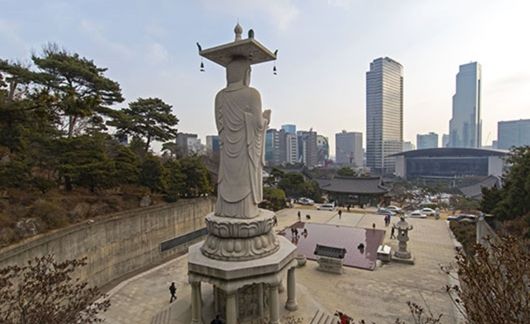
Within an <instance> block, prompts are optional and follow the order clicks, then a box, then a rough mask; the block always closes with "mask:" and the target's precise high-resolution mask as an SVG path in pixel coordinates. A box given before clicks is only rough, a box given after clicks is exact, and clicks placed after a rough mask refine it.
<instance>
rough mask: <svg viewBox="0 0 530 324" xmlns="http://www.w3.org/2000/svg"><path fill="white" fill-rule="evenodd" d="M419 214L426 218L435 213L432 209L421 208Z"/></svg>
mask: <svg viewBox="0 0 530 324" xmlns="http://www.w3.org/2000/svg"><path fill="white" fill-rule="evenodd" d="M421 212H422V213H424V214H425V215H427V216H434V215H435V214H436V211H435V210H434V209H432V208H423V209H422V210H421Z"/></svg>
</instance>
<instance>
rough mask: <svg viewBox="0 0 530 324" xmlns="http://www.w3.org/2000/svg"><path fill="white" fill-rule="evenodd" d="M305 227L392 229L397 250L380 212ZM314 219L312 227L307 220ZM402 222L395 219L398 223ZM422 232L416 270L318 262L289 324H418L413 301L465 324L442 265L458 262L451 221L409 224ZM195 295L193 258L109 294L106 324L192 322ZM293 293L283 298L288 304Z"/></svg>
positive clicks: (282, 218)
mask: <svg viewBox="0 0 530 324" xmlns="http://www.w3.org/2000/svg"><path fill="white" fill-rule="evenodd" d="M298 210H299V209H284V210H282V211H279V212H278V213H277V215H278V226H277V230H281V229H283V228H284V227H287V226H289V225H291V224H292V223H294V222H296V221H298V217H297V212H298ZM301 213H302V221H307V222H316V223H328V224H337V225H343V226H356V227H365V228H372V224H374V223H375V224H376V227H377V228H378V229H387V231H386V235H385V244H388V245H391V246H392V248H393V249H396V248H397V241H396V240H390V227H388V228H385V226H384V220H383V216H382V215H376V214H373V210H371V211H370V210H354V211H352V212H351V213H348V212H343V214H342V217H341V218H340V219H339V216H338V214H337V212H331V211H317V210H310V209H301ZM306 214H310V216H311V219H310V220H306V217H305V215H306ZM396 221H397V218H393V219H392V223H394V222H396ZM408 221H409V223H410V224H411V225H413V226H414V229H413V230H412V231H411V232H410V233H409V234H410V241H409V247H410V250H411V251H412V253H413V254H414V256H415V261H416V263H415V264H414V265H406V264H399V263H395V262H392V263H388V264H383V265H382V266H380V267H377V268H376V269H375V270H374V271H368V270H361V269H355V268H349V267H345V268H344V274H342V275H338V274H331V273H325V272H320V271H317V270H316V268H317V263H316V262H315V261H310V260H308V261H307V264H306V265H305V266H304V267H302V268H298V269H297V271H296V282H297V285H296V288H297V300H298V306H299V308H298V310H297V311H296V312H292V313H290V312H288V311H287V310H285V309H282V316H291V315H292V316H295V317H301V318H303V321H302V323H309V322H310V320H311V318H312V316H313V315H314V314H315V312H316V311H317V309H319V310H321V311H325V312H328V313H334V312H335V311H336V310H340V311H343V312H345V313H347V314H348V315H350V316H352V317H353V318H354V319H356V320H360V319H365V320H367V321H368V322H372V321H373V322H375V323H394V322H395V320H396V318H398V317H399V318H400V319H403V320H406V321H408V320H410V319H411V318H410V313H409V311H408V307H407V305H406V302H407V301H412V302H415V303H417V304H419V305H420V306H422V307H424V308H426V309H427V310H430V311H431V312H432V313H433V314H439V313H442V314H443V317H442V323H457V320H456V314H455V311H454V308H453V306H452V303H451V300H450V298H449V296H448V295H447V293H446V292H445V286H446V285H447V284H448V282H449V281H448V279H449V278H448V276H447V275H446V274H444V273H443V272H442V271H441V270H440V265H443V264H448V263H450V262H452V261H453V257H454V255H455V249H454V245H453V241H452V239H451V236H450V234H449V229H448V226H447V223H446V221H444V220H434V219H408ZM173 281H174V282H175V284H176V286H177V296H178V299H177V301H176V302H174V303H172V304H169V290H168V287H169V284H170V283H171V282H173ZM190 292H191V287H190V285H189V284H188V275H187V255H184V256H181V257H179V258H177V259H175V260H172V261H170V262H168V263H166V264H163V265H161V266H159V267H156V268H154V269H151V270H149V271H147V272H144V273H142V274H139V275H138V276H136V277H133V278H131V279H129V280H127V281H125V282H123V283H121V284H120V285H118V286H117V287H115V288H114V289H112V290H111V291H110V292H109V294H110V297H111V302H112V306H111V307H110V309H109V310H108V311H107V312H106V313H105V319H106V323H116V324H117V323H124V324H125V323H131V324H134V323H138V324H140V323H142V324H144V323H152V324H166V323H168V324H169V323H178V324H180V323H182V324H188V323H189V321H190V310H191V307H190V304H191V303H190ZM202 295H203V301H204V306H205V307H204V311H205V312H204V316H203V318H204V319H205V320H208V321H207V322H206V323H209V321H210V320H211V319H212V316H214V314H211V313H206V312H207V309H208V308H213V307H209V305H211V304H212V303H213V301H212V299H211V287H208V285H206V284H203V290H202ZM286 295H287V293H286V292H283V293H282V294H281V295H280V298H281V302H282V304H284V303H285V301H286V298H287V296H286Z"/></svg>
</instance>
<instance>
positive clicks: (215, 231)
mask: <svg viewBox="0 0 530 324" xmlns="http://www.w3.org/2000/svg"><path fill="white" fill-rule="evenodd" d="M273 224H274V213H273V212H270V211H268V210H260V213H259V215H258V216H257V217H254V218H249V219H242V218H228V217H219V216H216V215H214V214H213V213H211V214H209V215H208V216H206V227H207V229H208V236H207V237H206V240H205V241H204V244H203V245H202V247H201V252H202V254H204V255H205V256H207V257H209V258H212V259H216V260H225V261H245V260H254V259H258V258H262V257H265V256H267V255H270V254H273V253H274V252H276V251H278V249H279V248H280V244H279V241H278V238H277V237H276V234H275V233H274V231H273V230H272V228H273Z"/></svg>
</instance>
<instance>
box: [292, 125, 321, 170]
mask: <svg viewBox="0 0 530 324" xmlns="http://www.w3.org/2000/svg"><path fill="white" fill-rule="evenodd" d="M296 135H297V137H298V156H299V160H300V161H302V163H303V164H305V166H307V167H308V168H311V167H314V166H315V165H317V164H318V149H317V132H314V131H312V130H309V131H297V132H296Z"/></svg>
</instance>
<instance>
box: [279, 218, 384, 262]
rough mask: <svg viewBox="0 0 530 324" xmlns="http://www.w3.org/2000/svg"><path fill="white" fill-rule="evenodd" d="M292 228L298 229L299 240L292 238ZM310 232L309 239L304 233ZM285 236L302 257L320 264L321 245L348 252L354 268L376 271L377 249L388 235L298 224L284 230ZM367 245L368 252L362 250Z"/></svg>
mask: <svg viewBox="0 0 530 324" xmlns="http://www.w3.org/2000/svg"><path fill="white" fill-rule="evenodd" d="M291 228H296V229H298V238H294V237H293V236H292V235H291ZM304 229H307V236H304V235H303V234H302V233H303V231H304ZM280 234H281V235H283V236H285V237H286V238H287V239H289V240H290V241H291V242H292V243H294V244H295V245H297V247H298V253H299V254H303V255H305V256H306V258H308V259H310V260H316V259H317V256H316V255H315V254H314V251H315V247H316V245H317V244H321V245H327V246H333V247H337V248H345V249H346V256H345V257H344V260H343V261H344V265H345V266H349V267H354V268H360V269H366V270H374V269H375V265H376V260H377V248H378V247H379V245H381V244H382V243H383V239H384V237H385V231H384V230H380V229H365V228H358V227H349V226H339V225H331V224H318V223H304V222H296V223H294V224H293V225H291V226H290V227H288V228H286V229H285V230H283V231H282V232H281V233H280ZM360 243H362V244H364V251H360V250H359V249H358V246H359V244H360Z"/></svg>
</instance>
